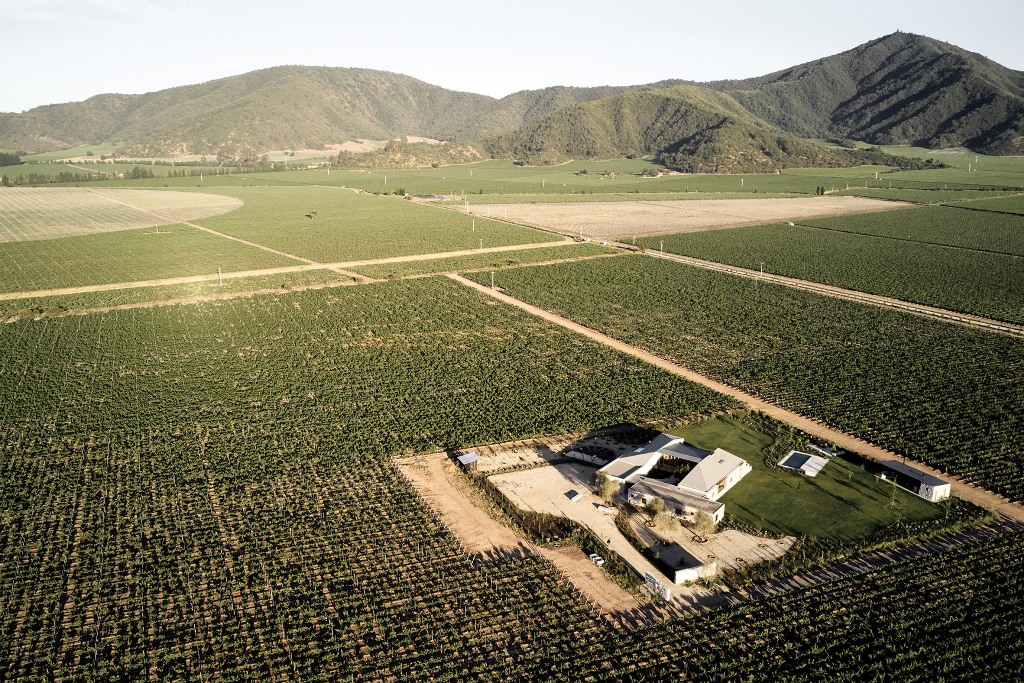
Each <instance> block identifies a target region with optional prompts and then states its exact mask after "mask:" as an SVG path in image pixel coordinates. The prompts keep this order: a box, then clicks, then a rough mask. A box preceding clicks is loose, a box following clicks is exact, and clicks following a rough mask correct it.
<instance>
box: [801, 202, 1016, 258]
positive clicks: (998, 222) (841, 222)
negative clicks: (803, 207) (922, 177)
mask: <svg viewBox="0 0 1024 683" xmlns="http://www.w3.org/2000/svg"><path fill="white" fill-rule="evenodd" d="M800 224H801V225H808V226H812V227H816V228H823V229H828V230H836V231H842V232H853V233H858V234H862V235H876V236H878V237H887V238H891V239H894V240H908V241H911V242H925V243H928V244H941V245H947V246H952V247H962V248H965V249H978V250H982V251H991V252H996V253H1000V254H1015V255H1017V256H1022V255H1024V218H1018V217H1017V216H1006V215H1001V214H997V213H992V212H981V211H970V210H967V209H958V208H950V207H919V208H913V209H905V210H900V211H892V212H881V213H872V214H859V215H853V216H832V217H823V218H804V219H801V220H800Z"/></svg>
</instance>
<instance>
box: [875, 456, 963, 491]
mask: <svg viewBox="0 0 1024 683" xmlns="http://www.w3.org/2000/svg"><path fill="white" fill-rule="evenodd" d="M882 464H883V465H885V467H886V469H890V470H892V471H893V472H896V473H897V474H903V475H905V476H908V477H910V478H911V479H916V480H917V481H919V482H921V483H922V484H928V486H945V485H948V484H949V482H948V481H944V480H942V479H939V478H938V477H935V476H932V475H930V474H928V473H927V472H922V471H921V470H919V469H917V468H916V467H911V466H910V465H904V464H903V463H901V462H900V461H899V460H886V461H885V462H884V463H882Z"/></svg>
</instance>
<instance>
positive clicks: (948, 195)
mask: <svg viewBox="0 0 1024 683" xmlns="http://www.w3.org/2000/svg"><path fill="white" fill-rule="evenodd" d="M836 194H839V195H853V196H856V197H873V198H875V199H891V200H893V201H898V202H913V203H915V204H946V203H953V204H954V205H957V204H958V203H959V202H968V201H969V202H971V204H965V205H964V206H971V205H973V204H974V202H975V201H976V200H977V201H980V200H985V199H991V198H999V197H1004V196H1007V195H1010V196H1012V195H1014V194H1016V192H1015V191H1013V190H1008V191H1005V192H999V191H986V190H926V189H913V188H894V189H889V188H863V187H857V188H850V189H849V190H836ZM983 203H984V202H983Z"/></svg>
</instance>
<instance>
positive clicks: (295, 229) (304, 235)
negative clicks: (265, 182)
mask: <svg viewBox="0 0 1024 683" xmlns="http://www.w3.org/2000/svg"><path fill="white" fill-rule="evenodd" d="M216 192H217V193H218V194H225V195H228V196H232V197H238V198H239V199H241V200H242V201H244V202H245V205H244V206H243V207H242V208H241V209H238V210H236V211H233V212H231V213H228V214H224V215H221V216H216V217H211V218H204V219H200V220H198V221H196V222H197V223H198V224H200V225H204V226H206V227H210V228H214V229H215V230H219V231H222V232H225V233H227V234H230V235H234V236H236V237H241V238H243V239H247V240H251V241H256V242H259V243H260V244H265V245H267V246H270V247H273V248H275V249H280V250H283V251H286V252H288V253H290V254H296V255H298V256H303V257H306V258H310V259H314V260H317V261H320V262H325V263H327V262H332V263H333V262H342V261H360V260H366V259H376V258H384V257H394V256H407V255H413V254H427V253H440V252H449V251H463V250H469V249H477V248H479V247H481V246H482V247H484V248H488V247H504V246H510V245H514V244H533V243H540V242H555V241H558V240H559V239H561V238H560V237H559V236H556V235H551V234H550V233H545V232H541V231H539V230H533V229H530V228H523V227H519V226H515V225H507V224H505V223H500V222H498V221H492V220H487V219H484V218H479V217H476V218H474V217H472V216H466V215H465V214H461V213H459V212H458V211H446V210H443V209H438V208H436V207H431V206H424V205H421V204H417V203H414V202H411V201H407V200H403V199H400V198H398V197H374V196H368V195H361V194H357V193H355V192H351V191H349V190H341V189H336V188H322V187H309V188H299V187H264V188H238V189H232V188H217V190H216ZM313 212H315V214H314V213H313ZM307 215H312V218H308V217H307ZM481 240H482V242H481Z"/></svg>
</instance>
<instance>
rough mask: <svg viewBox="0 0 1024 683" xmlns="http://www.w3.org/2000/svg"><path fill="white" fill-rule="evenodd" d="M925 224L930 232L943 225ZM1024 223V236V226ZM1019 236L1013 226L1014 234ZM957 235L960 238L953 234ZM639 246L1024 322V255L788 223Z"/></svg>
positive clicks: (652, 240) (654, 240)
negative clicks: (932, 228) (933, 228)
mask: <svg viewBox="0 0 1024 683" xmlns="http://www.w3.org/2000/svg"><path fill="white" fill-rule="evenodd" d="M908 213H909V212H899V213H898V214H896V215H895V217H900V216H903V215H906V214H908ZM881 215H884V214H880V215H879V216H881ZM940 217H941V214H940ZM983 220H984V218H982V219H981V220H979V221H978V222H979V223H982V222H983ZM1022 222H1024V221H1022ZM920 225H921V226H922V227H923V228H925V229H927V228H928V227H929V225H930V226H932V227H934V226H935V225H936V224H935V223H931V224H928V223H925V222H922V223H921V224H920ZM1021 228H1022V229H1021V240H1024V225H1022V226H1021ZM897 230H898V229H897V228H893V229H892V232H894V233H895V232H896V231H897ZM908 232H909V230H908ZM1012 235H1013V233H1012V231H1007V237H1010V238H1012ZM950 236H951V237H954V238H955V237H957V236H958V235H957V233H952V232H951V233H950ZM933 238H934V236H933ZM640 243H641V244H643V245H644V246H646V247H648V248H651V249H661V248H664V249H665V251H669V252H673V253H676V254H684V255H687V256H695V257H697V258H702V259H706V260H709V261H717V262H719V263H728V264H731V265H736V266H741V267H744V268H749V269H752V270H758V269H759V268H763V270H764V271H765V272H769V273H774V274H777V275H785V276H787V277H794V278H799V279H802V280H809V281H812V282H821V283H824V284H828V285H833V286H837V287H844V288H846V289H853V290H857V291H861V292H869V293H871V294H879V295H883V296H889V297H894V298H897V299H902V300H904V301H911V302H914V303H919V304H925V305H929V306H937V307H939V308H946V309H950V310H954V311H961V312H964V313H973V314H975V315H981V316H986V317H989V318H995V319H998V320H1006V321H1009V322H1024V258H1022V257H1020V256H1015V255H1008V254H999V253H992V252H988V251H974V250H969V249H964V248H953V247H947V246H941V245H936V244H928V243H923V242H916V241H915V242H907V241H903V240H900V241H895V240H893V239H891V238H888V237H876V236H873V235H864V234H858V233H849V232H837V231H835V230H816V229H813V228H807V227H804V226H800V225H797V226H790V225H785V224H782V225H761V226H756V227H750V228H735V229H733V230H715V231H709V232H700V233H691V234H678V235H666V236H664V237H658V238H646V239H644V240H642V241H641V242H640ZM1000 246H1006V245H1005V244H1001V245H1000ZM1021 246H1022V247H1024V241H1022V242H1021ZM1011 248H1014V247H1011Z"/></svg>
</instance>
